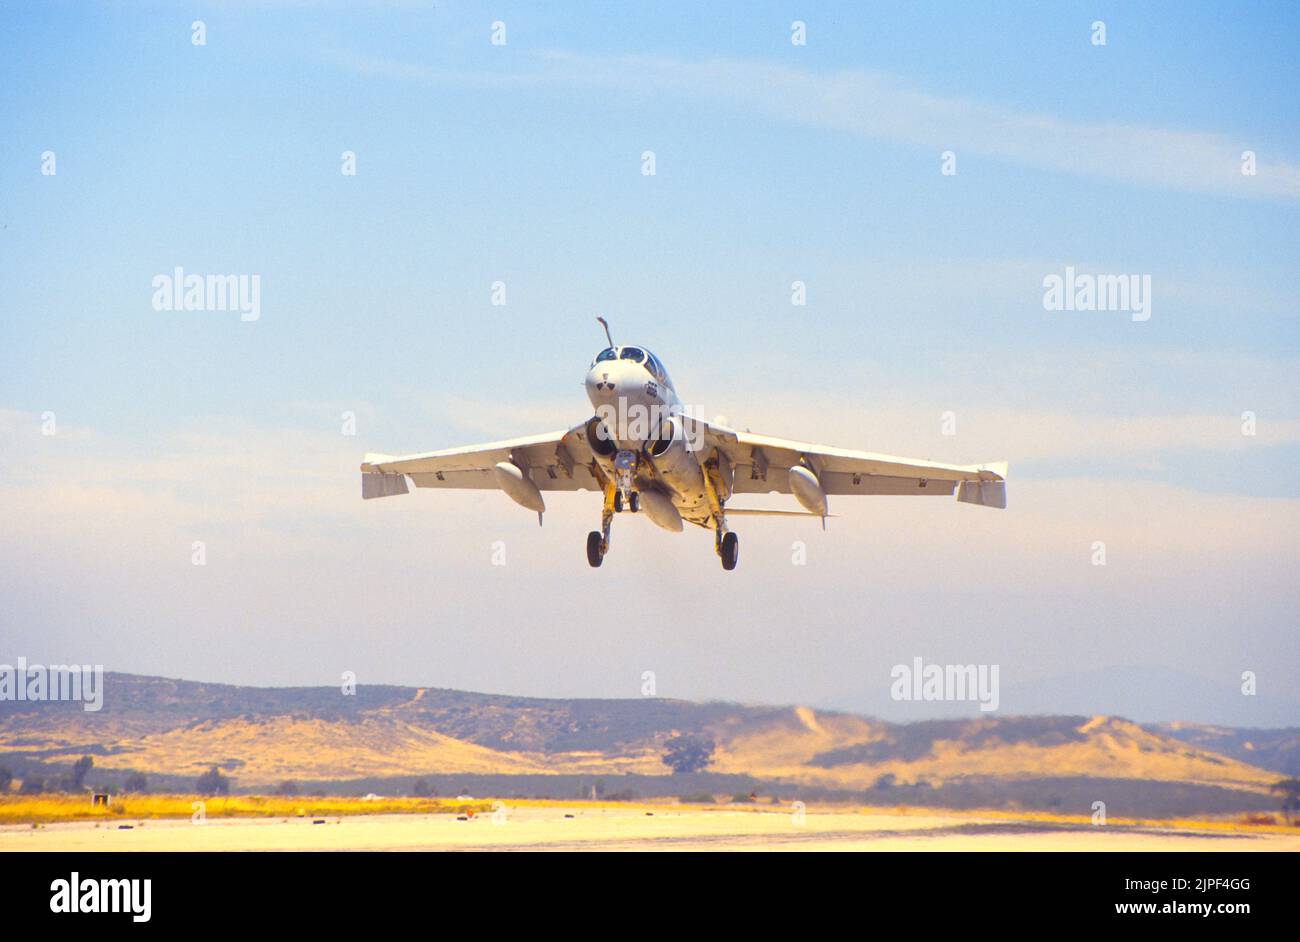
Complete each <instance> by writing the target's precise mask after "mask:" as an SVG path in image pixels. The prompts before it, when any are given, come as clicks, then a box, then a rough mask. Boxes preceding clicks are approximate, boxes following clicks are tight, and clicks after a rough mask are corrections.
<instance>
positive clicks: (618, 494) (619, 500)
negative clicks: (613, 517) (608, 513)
mask: <svg viewBox="0 0 1300 942" xmlns="http://www.w3.org/2000/svg"><path fill="white" fill-rule="evenodd" d="M622 512H623V492H622V491H615V492H614V513H616V514H621V513H622Z"/></svg>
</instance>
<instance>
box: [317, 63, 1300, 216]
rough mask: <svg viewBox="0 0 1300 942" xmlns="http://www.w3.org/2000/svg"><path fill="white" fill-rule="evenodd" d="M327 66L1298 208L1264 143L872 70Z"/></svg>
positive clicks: (1298, 183)
mask: <svg viewBox="0 0 1300 942" xmlns="http://www.w3.org/2000/svg"><path fill="white" fill-rule="evenodd" d="M328 59H329V61H331V62H333V63H334V64H336V65H338V66H340V67H343V68H347V69H349V70H351V71H355V72H358V73H360V74H364V75H370V76H379V77H385V78H393V79H402V80H417V81H422V82H426V83H430V84H435V85H441V84H479V85H502V84H514V85H518V84H527V85H534V86H537V85H544V84H557V83H558V84H573V83H576V84H580V85H588V86H590V85H599V86H606V87H609V88H614V89H624V90H627V91H630V92H634V93H636V94H638V95H644V94H645V93H646V92H647V90H653V91H657V92H660V93H663V94H666V95H678V96H682V97H686V98H701V97H702V98H705V99H709V100H713V101H723V102H728V103H730V104H732V105H734V106H736V107H738V108H742V109H745V110H749V111H757V112H761V113H764V114H767V115H769V116H770V117H773V118H775V119H777V120H781V121H786V122H791V123H794V124H800V125H805V126H808V127H815V128H822V129H825V130H830V131H838V132H843V133H846V134H851V135H854V136H857V137H861V138H864V139H868V140H878V141H891V142H896V143H902V144H911V145H915V146H917V147H924V148H928V149H930V150H933V151H934V152H935V154H936V160H937V155H938V154H939V153H940V152H942V151H944V150H952V151H954V152H956V153H958V154H973V155H977V156H980V157H985V158H991V159H994V160H1004V161H1007V162H1010V163H1014V164H1020V165H1023V166H1029V167H1035V168H1038V169H1041V170H1049V171H1055V172H1060V173H1067V174H1072V175H1077V176H1085V177H1097V178H1102V179H1109V180H1118V181H1121V182H1125V183H1130V184H1136V185H1140V186H1151V187H1158V188H1162V189H1175V190H1183V191H1187V192H1195V193H1211V194H1218V195H1227V196H1236V197H1244V198H1263V199H1285V200H1293V199H1300V163H1297V162H1296V161H1294V160H1287V159H1276V158H1274V157H1272V156H1271V155H1270V154H1268V153H1261V154H1258V155H1257V173H1256V174H1255V175H1253V176H1247V175H1244V174H1243V173H1242V169H1241V168H1242V153H1243V152H1244V151H1247V150H1254V149H1255V147H1256V144H1255V142H1252V141H1250V140H1245V139H1238V138H1233V137H1229V136H1227V135H1224V134H1220V133H1215V132H1212V131H1203V130H1186V129H1177V128H1168V127H1161V126H1159V125H1156V124H1149V125H1148V124H1121V123H1096V122H1081V121H1072V120H1070V119H1068V118H1064V117H1061V116H1058V115H1052V114H1046V113H1040V112H1032V111H1022V110H1017V109H1015V108H1009V107H1006V106H1003V105H1000V104H997V103H993V102H986V101H980V100H978V99H975V98H968V97H962V96H958V95H945V94H942V93H933V92H930V91H926V90H923V89H920V88H918V87H915V86H914V85H913V84H912V83H910V82H909V81H908V80H907V79H905V78H901V77H899V76H895V75H890V74H886V73H882V72H874V71H868V70H858V69H852V70H842V71H836V72H814V71H809V70H805V69H795V68H790V67H788V66H783V65H776V64H772V63H764V62H752V61H743V60H735V59H710V60H706V61H700V62H689V61H684V60H680V59H671V58H662V57H654V56H637V55H623V56H609V57H596V56H583V55H577V54H573V53H568V52H554V51H553V52H548V53H545V54H543V55H541V56H540V57H537V58H530V59H526V60H525V62H526V65H525V66H524V67H523V68H522V69H516V70H513V71H500V72H486V71H484V72H477V71H475V72H470V71H465V70H449V69H444V68H433V67H429V66H425V65H421V64H418V63H411V62H402V61H398V60H394V59H387V58H373V57H366V56H360V55H356V54H352V53H331V54H329V55H328Z"/></svg>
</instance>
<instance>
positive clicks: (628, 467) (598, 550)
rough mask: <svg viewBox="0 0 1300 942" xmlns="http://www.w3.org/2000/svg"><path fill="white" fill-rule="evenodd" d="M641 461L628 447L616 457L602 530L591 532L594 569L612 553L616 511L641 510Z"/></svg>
mask: <svg viewBox="0 0 1300 942" xmlns="http://www.w3.org/2000/svg"><path fill="white" fill-rule="evenodd" d="M637 460H638V459H637V454H636V452H634V451H626V450H624V451H620V452H619V453H618V455H617V456H616V457H615V458H614V480H613V481H610V482H609V483H608V484H607V485H606V486H605V508H604V510H603V511H602V512H601V515H600V529H599V530H592V531H591V532H590V533H588V534H587V562H588V563H589V564H590V565H591V567H592V568H593V569H594V568H597V567H599V566H600V564H601V563H602V562H604V561H605V554H606V553H608V552H609V525H610V523H612V522H613V520H614V514H621V513H622V512H623V509H624V508H627V509H628V510H630V511H631V512H632V513H636V512H637V511H639V510H640V509H641V497H640V495H638V494H637V492H636V491H634V490H632V482H633V481H635V480H636V468H637Z"/></svg>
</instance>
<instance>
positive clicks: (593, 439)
mask: <svg viewBox="0 0 1300 942" xmlns="http://www.w3.org/2000/svg"><path fill="white" fill-rule="evenodd" d="M587 444H588V445H589V446H590V447H591V451H592V454H595V455H597V456H598V457H601V458H613V457H614V454H615V452H617V451H618V443H617V442H615V441H614V436H613V435H612V434H611V433H610V431H609V428H608V427H607V426H606V425H605V423H604V422H602V421H601V420H600V416H598V415H593V416H592V417H591V418H590V419H588V420H587Z"/></svg>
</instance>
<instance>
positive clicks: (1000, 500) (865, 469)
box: [688, 419, 1007, 508]
mask: <svg viewBox="0 0 1300 942" xmlns="http://www.w3.org/2000/svg"><path fill="white" fill-rule="evenodd" d="M692 422H693V423H698V425H697V428H696V429H695V432H694V433H692V431H691V429H690V426H689V423H692ZM701 426H702V427H701ZM692 434H693V435H695V436H697V437H694V438H693V440H694V441H701V440H702V441H703V443H704V450H705V452H706V457H707V452H708V451H709V450H710V449H712V448H716V449H717V450H718V451H719V452H721V453H722V454H724V455H725V456H726V458H727V460H728V461H729V462H730V463H731V466H732V468H733V469H734V472H735V480H734V483H733V484H732V493H734V494H768V493H772V492H776V493H780V494H789V493H791V491H790V481H789V472H790V468H791V467H792V466H793V465H796V464H799V463H800V462H801V460H802V461H803V462H805V463H806V464H807V465H808V466H809V467H810V468H811V469H812V471H813V473H814V474H816V475H817V478H818V481H819V482H820V483H821V486H822V490H823V491H825V492H826V493H827V494H828V495H835V494H891V495H916V496H925V495H932V494H941V495H944V496H952V494H953V493H954V492H955V493H956V494H957V499H958V500H959V501H962V502H964V503H967V504H979V505H981V506H984V507H998V508H1005V507H1006V506H1007V490H1006V475H1007V463H1006V462H1005V461H996V462H989V463H987V464H978V465H957V464H944V463H942V462H937V461H925V460H922V459H919V458H899V457H897V456H894V455H881V454H876V453H874V452H869V451H852V450H850V449H848V448H833V447H831V446H829V445H816V444H812V443H810V442H800V441H793V440H790V439H786V438H775V437H773V436H771V435H755V434H753V433H752V432H737V431H736V430H734V429H730V428H727V427H725V426H721V425H715V424H712V423H708V422H704V421H703V420H702V419H688V435H692Z"/></svg>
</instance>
